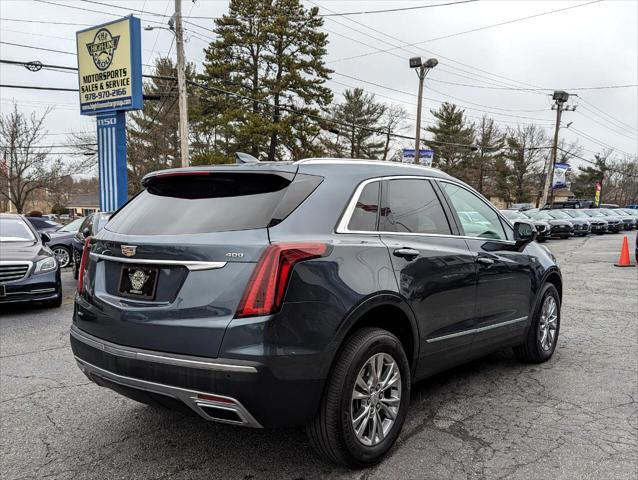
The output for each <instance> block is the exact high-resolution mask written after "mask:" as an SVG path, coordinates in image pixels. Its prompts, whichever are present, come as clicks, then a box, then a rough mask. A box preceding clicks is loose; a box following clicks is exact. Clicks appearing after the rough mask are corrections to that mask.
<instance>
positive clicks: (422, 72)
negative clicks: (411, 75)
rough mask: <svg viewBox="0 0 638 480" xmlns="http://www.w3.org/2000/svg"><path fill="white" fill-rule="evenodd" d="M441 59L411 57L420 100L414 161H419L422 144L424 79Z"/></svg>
mask: <svg viewBox="0 0 638 480" xmlns="http://www.w3.org/2000/svg"><path fill="white" fill-rule="evenodd" d="M438 64H439V61H438V60H437V59H436V58H430V59H428V60H426V61H425V63H423V59H422V58H421V57H412V58H411V59H410V68H414V69H415V71H416V74H417V76H418V77H419V100H418V103H417V107H416V133H415V135H414V163H415V164H418V163H419V148H420V144H421V104H422V101H423V98H422V97H423V80H425V76H426V75H427V74H428V72H429V71H430V70H432V69H433V68H434V67H436V66H437V65H438Z"/></svg>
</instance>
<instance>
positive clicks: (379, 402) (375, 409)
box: [350, 353, 401, 446]
mask: <svg viewBox="0 0 638 480" xmlns="http://www.w3.org/2000/svg"><path fill="white" fill-rule="evenodd" d="M400 404H401V372H400V371H399V366H398V365H397V363H396V361H395V360H394V358H392V356H391V355H389V354H387V353H377V354H375V355H373V356H372V357H370V358H369V359H368V360H367V361H366V362H365V363H364V365H363V367H361V370H360V371H359V373H358V374H357V378H356V381H355V384H354V388H353V389H352V399H351V402H350V415H351V420H352V428H353V429H354V433H355V435H356V437H357V439H358V440H359V441H360V442H361V443H362V444H363V445H366V446H374V445H378V444H379V443H381V442H382V441H383V440H384V438H385V437H386V436H387V434H388V433H389V432H390V430H391V429H392V426H393V425H394V423H395V421H396V418H397V415H398V413H399V406H400Z"/></svg>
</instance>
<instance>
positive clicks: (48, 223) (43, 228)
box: [25, 216, 62, 233]
mask: <svg viewBox="0 0 638 480" xmlns="http://www.w3.org/2000/svg"><path fill="white" fill-rule="evenodd" d="M25 218H26V219H27V220H29V222H30V223H31V225H33V228H35V229H36V231H37V232H38V233H42V232H46V233H53V232H57V231H58V230H60V229H61V228H62V225H61V224H60V223H57V222H54V221H53V220H50V219H48V218H47V217H28V216H27V217H25Z"/></svg>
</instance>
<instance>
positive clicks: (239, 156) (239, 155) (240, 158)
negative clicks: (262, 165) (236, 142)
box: [235, 152, 259, 163]
mask: <svg viewBox="0 0 638 480" xmlns="http://www.w3.org/2000/svg"><path fill="white" fill-rule="evenodd" d="M235 163H259V160H258V159H256V158H255V157H253V156H252V155H249V154H248V153H244V152H235Z"/></svg>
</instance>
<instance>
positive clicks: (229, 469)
mask: <svg viewBox="0 0 638 480" xmlns="http://www.w3.org/2000/svg"><path fill="white" fill-rule="evenodd" d="M512 368H516V369H520V368H521V364H520V363H518V362H517V361H516V359H515V358H514V356H513V355H512V354H510V353H508V352H500V353H495V354H491V355H488V356H486V357H484V358H481V359H478V360H476V361H474V362H472V363H469V364H466V365H462V366H459V367H456V368H454V369H452V370H449V371H446V372H443V373H440V374H437V375H435V376H433V377H431V378H429V379H426V380H424V381H421V382H419V383H417V384H416V385H415V386H414V387H413V389H412V398H411V402H410V403H411V404H410V410H409V412H408V418H407V420H406V424H405V427H404V429H403V432H402V434H401V436H400V438H399V442H398V444H397V445H396V446H395V447H394V448H393V450H392V451H391V454H390V456H389V457H388V458H387V459H386V460H385V461H384V462H382V463H381V464H380V465H381V466H380V467H377V468H381V469H382V468H383V464H384V463H385V462H390V461H391V460H390V459H391V458H392V457H393V455H395V454H396V453H397V451H398V450H399V449H401V448H402V445H404V444H405V443H406V442H408V441H409V440H410V439H411V438H412V437H413V436H415V435H418V434H419V433H420V432H423V431H424V430H426V429H427V428H428V426H429V425H432V419H433V418H434V417H435V416H436V414H437V410H438V409H439V408H440V407H441V406H442V405H444V404H445V401H446V398H454V397H455V396H456V395H457V393H456V390H457V389H458V388H459V386H460V385H464V386H465V388H468V385H469V386H470V388H471V386H472V385H474V384H476V383H480V382H483V381H485V378H486V377H490V378H498V377H500V376H501V375H511V370H512ZM123 401H125V402H127V405H130V406H131V407H132V408H123V409H122V412H121V416H120V418H119V419H118V422H117V424H116V425H111V426H101V428H103V429H110V430H111V431H110V432H109V437H111V436H113V435H114V434H116V435H117V436H118V437H120V438H122V439H123V440H122V442H123V444H122V445H121V446H120V448H119V449H118V450H117V452H114V453H115V454H114V455H107V456H106V457H104V458H102V459H100V461H99V463H100V467H99V470H102V469H104V472H109V471H111V472H112V471H121V469H122V468H124V467H125V464H126V462H127V461H129V457H130V453H129V454H126V455H124V454H123V453H121V452H123V451H126V452H135V453H134V455H135V456H136V457H139V458H141V457H142V456H143V459H144V460H143V461H144V463H147V462H154V464H155V465H156V466H158V467H159V468H162V469H165V470H166V471H167V478H194V477H197V478H200V477H203V476H205V475H211V476H213V477H215V478H243V479H257V478H294V479H302V478H303V479H309V478H326V477H329V478H339V477H342V478H345V477H350V476H352V475H354V473H355V472H356V471H352V470H349V469H347V468H344V467H339V466H335V465H332V464H330V463H328V462H326V461H324V460H322V459H321V458H319V457H318V456H316V455H315V453H314V452H313V450H312V449H311V447H310V445H309V443H308V441H307V439H306V435H305V431H304V429H303V428H302V427H298V428H280V429H263V430H262V429H251V428H245V427H236V426H231V425H224V424H221V423H214V422H206V421H204V420H202V419H201V418H200V417H199V416H197V415H196V414H194V413H193V414H192V415H190V414H188V413H186V414H184V413H181V412H180V413H178V412H174V411H170V410H165V409H162V408H161V407H150V406H146V405H142V404H134V403H130V401H128V400H123ZM91 417H92V419H93V421H99V420H98V418H96V413H95V412H93V414H92V415H91ZM97 417H99V415H98V416H97ZM117 428H120V429H121V431H118V432H114V431H113V429H117ZM120 456H123V458H119V457H120ZM139 458H138V460H139ZM168 472H170V474H169V473H168ZM238 473H241V475H238ZM360 474H361V472H359V473H357V475H356V476H360Z"/></svg>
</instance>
